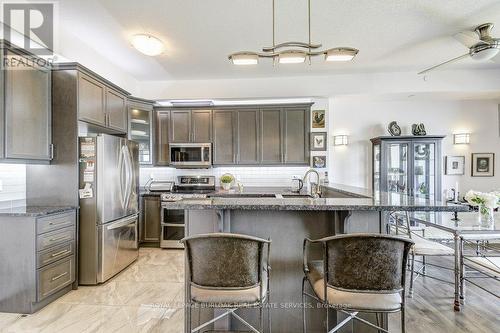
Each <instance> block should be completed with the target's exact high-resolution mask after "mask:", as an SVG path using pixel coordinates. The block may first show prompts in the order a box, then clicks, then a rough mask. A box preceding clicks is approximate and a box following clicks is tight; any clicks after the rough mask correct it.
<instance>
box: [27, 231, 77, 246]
mask: <svg viewBox="0 0 500 333" xmlns="http://www.w3.org/2000/svg"><path fill="white" fill-rule="evenodd" d="M74 239H75V227H69V228H64V229H60V230H56V231H52V232H48V233H45V234H43V235H39V236H37V240H36V245H37V250H38V251H43V250H45V249H48V248H51V247H53V246H56V245H59V244H62V243H66V242H69V241H72V240H74Z"/></svg>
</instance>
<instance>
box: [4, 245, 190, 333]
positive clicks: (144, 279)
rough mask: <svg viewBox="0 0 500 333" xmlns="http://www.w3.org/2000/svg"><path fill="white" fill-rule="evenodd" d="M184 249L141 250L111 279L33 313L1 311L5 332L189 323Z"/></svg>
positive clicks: (168, 329)
mask: <svg viewBox="0 0 500 333" xmlns="http://www.w3.org/2000/svg"><path fill="white" fill-rule="evenodd" d="M183 268H184V252H183V251H176V250H172V251H165V250H163V251H162V250H160V249H152V248H141V249H140V251H139V259H138V260H137V262H135V263H134V264H132V265H131V266H130V267H129V268H127V269H126V270H125V271H123V272H122V273H120V274H119V275H117V276H116V277H115V278H113V279H111V280H110V281H109V282H107V283H105V284H103V285H101V286H97V287H90V286H88V287H85V286H81V287H79V288H78V290H74V291H71V292H69V293H68V294H66V295H65V296H63V297H61V298H59V299H58V300H57V301H55V302H54V303H52V304H50V305H48V306H47V307H45V308H43V309H42V310H41V311H39V312H37V313H35V314H33V315H30V316H25V317H23V316H21V315H18V314H8V313H0V332H2V333H3V332H33V333H34V332H37V333H38V332H47V333H52V332H65V333H66V332H68V333H73V332H75V333H76V332H99V333H100V332H103V333H104V332H106V333H107V332H134V333H135V332H163V333H180V332H182V329H183V326H184V315H183V312H182V304H181V302H182V301H183V299H184V294H183V281H184V270H183Z"/></svg>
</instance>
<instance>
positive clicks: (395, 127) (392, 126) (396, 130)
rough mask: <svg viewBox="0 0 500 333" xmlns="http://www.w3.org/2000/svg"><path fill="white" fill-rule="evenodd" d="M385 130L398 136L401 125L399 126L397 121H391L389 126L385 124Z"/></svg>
mask: <svg viewBox="0 0 500 333" xmlns="http://www.w3.org/2000/svg"><path fill="white" fill-rule="evenodd" d="M387 130H388V131H389V134H391V135H392V136H400V135H401V127H399V125H398V123H397V122H395V121H391V122H390V123H389V126H387Z"/></svg>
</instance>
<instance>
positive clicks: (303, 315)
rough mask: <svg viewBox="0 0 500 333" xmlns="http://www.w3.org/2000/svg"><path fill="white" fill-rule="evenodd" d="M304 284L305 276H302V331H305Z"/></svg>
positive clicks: (304, 332)
mask: <svg viewBox="0 0 500 333" xmlns="http://www.w3.org/2000/svg"><path fill="white" fill-rule="evenodd" d="M305 286H306V277H305V276H304V277H303V278H302V332H303V333H306V331H307V327H306V294H305Z"/></svg>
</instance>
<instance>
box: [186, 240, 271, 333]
mask: <svg viewBox="0 0 500 333" xmlns="http://www.w3.org/2000/svg"><path fill="white" fill-rule="evenodd" d="M181 242H182V243H184V245H185V248H186V258H187V267H188V270H187V277H186V281H187V283H186V303H187V306H188V307H189V309H188V311H187V312H186V315H187V320H186V323H187V329H186V331H187V332H191V333H194V332H198V331H200V330H201V329H203V328H205V327H207V326H209V325H211V324H212V323H215V322H216V321H218V320H220V319H222V318H224V317H226V316H228V315H230V316H232V317H234V318H236V319H237V320H239V321H240V322H241V323H243V324H244V325H245V326H247V327H248V328H249V329H250V330H251V331H252V332H256V333H261V332H263V330H264V317H263V308H264V306H266V305H268V304H269V298H270V289H269V284H270V283H269V271H270V266H269V253H270V248H271V241H270V240H265V239H261V238H257V237H252V236H246V235H239V234H229V233H212V234H202V235H196V236H191V237H186V238H184V239H182V240H181ZM193 305H198V306H199V307H203V308H205V307H207V308H221V309H223V308H224V309H227V311H225V312H224V313H223V314H220V315H217V316H216V317H215V318H213V319H211V320H209V321H207V322H205V323H203V324H200V323H198V326H197V327H196V328H194V329H191V310H192V307H193ZM240 308H258V309H259V330H257V329H256V328H254V327H253V326H252V325H251V324H250V323H248V322H247V321H246V320H244V319H243V318H242V317H241V316H239V315H238V314H237V313H236V310H238V309H240ZM269 308H270V307H269V306H267V309H268V311H267V315H268V326H269V327H268V329H269V332H271V314H270V311H269Z"/></svg>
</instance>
